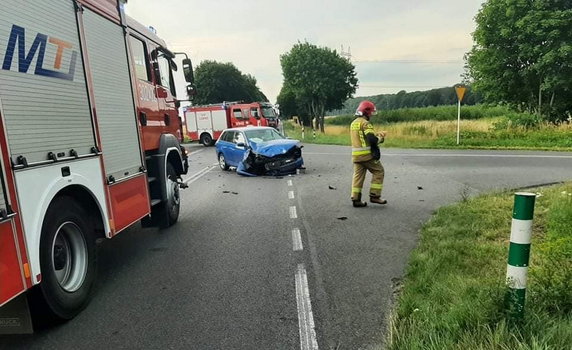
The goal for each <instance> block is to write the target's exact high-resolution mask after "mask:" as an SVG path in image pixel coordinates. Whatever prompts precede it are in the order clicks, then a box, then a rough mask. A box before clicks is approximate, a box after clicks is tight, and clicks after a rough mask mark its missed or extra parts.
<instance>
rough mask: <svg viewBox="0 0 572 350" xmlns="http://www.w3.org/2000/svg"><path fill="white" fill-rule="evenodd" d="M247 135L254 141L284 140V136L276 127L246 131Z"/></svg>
mask: <svg viewBox="0 0 572 350" xmlns="http://www.w3.org/2000/svg"><path fill="white" fill-rule="evenodd" d="M245 134H246V137H247V138H248V140H249V141H252V142H256V143H258V142H267V141H274V140H282V139H283V138H284V137H283V136H282V135H280V134H279V133H278V132H277V131H276V130H274V129H256V130H248V131H245Z"/></svg>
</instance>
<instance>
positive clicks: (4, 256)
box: [0, 220, 26, 306]
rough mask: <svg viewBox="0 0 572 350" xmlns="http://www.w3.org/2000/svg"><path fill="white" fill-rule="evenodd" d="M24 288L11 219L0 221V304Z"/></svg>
mask: <svg viewBox="0 0 572 350" xmlns="http://www.w3.org/2000/svg"><path fill="white" fill-rule="evenodd" d="M25 289H26V287H25V285H24V278H23V271H22V265H21V263H20V258H19V256H18V250H17V248H16V239H15V233H14V228H13V225H12V220H8V221H4V222H2V223H0V306H1V305H3V304H4V303H6V302H7V301H8V300H10V299H12V298H13V297H15V296H16V295H18V294H20V293H21V292H23V291H24V290H25Z"/></svg>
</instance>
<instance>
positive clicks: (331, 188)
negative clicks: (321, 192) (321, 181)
mask: <svg viewBox="0 0 572 350" xmlns="http://www.w3.org/2000/svg"><path fill="white" fill-rule="evenodd" d="M328 188H329V189H330V190H337V188H335V187H334V186H328Z"/></svg>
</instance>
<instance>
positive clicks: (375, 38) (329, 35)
mask: <svg viewBox="0 0 572 350" xmlns="http://www.w3.org/2000/svg"><path fill="white" fill-rule="evenodd" d="M482 2H483V1H482V0H463V1H459V0H424V1H422V0H410V1H408V2H398V1H394V0H360V1H359V2H357V1H355V2H347V1H342V0H329V1H318V0H290V1H274V2H273V3H272V5H269V3H268V2H267V1H262V0H242V1H231V0H219V1H210V2H207V1H198V0H192V1H188V0H169V1H156V0H137V1H133V2H129V3H128V5H127V11H128V13H129V14H130V15H132V16H133V17H134V18H136V19H137V20H138V21H140V22H142V23H144V24H146V25H152V26H153V27H155V28H156V29H157V31H158V34H159V36H161V37H162V38H163V39H164V40H165V41H166V42H167V43H168V44H169V45H170V46H172V47H173V48H174V49H176V50H177V51H186V52H189V53H190V54H191V57H192V58H193V61H194V62H195V65H196V64H198V63H199V62H200V61H202V60H205V59H212V60H217V61H221V62H233V63H234V64H235V65H236V66H237V67H238V68H239V69H240V70H241V71H243V72H244V73H248V74H252V75H254V76H255V77H256V78H257V80H258V83H259V86H260V87H261V89H262V90H263V92H264V93H265V94H266V95H267V96H268V97H269V98H270V99H271V100H275V98H276V96H277V95H278V93H279V91H280V88H281V85H282V74H281V68H280V61H279V58H280V55H281V54H283V53H285V52H287V51H288V50H289V49H290V48H291V47H292V45H293V44H295V43H296V42H297V41H298V40H301V41H304V40H307V41H310V42H312V43H314V44H317V45H320V46H328V47H331V48H335V49H339V48H340V46H341V45H344V46H345V47H346V48H347V47H351V52H352V56H353V62H354V63H355V64H356V70H357V72H358V77H359V79H360V84H361V85H362V87H360V89H359V90H358V95H359V94H368V95H371V94H375V93H388V92H397V91H399V90H401V88H399V86H413V85H418V86H419V89H422V88H423V87H424V86H431V87H432V86H435V87H438V86H444V85H452V84H454V83H456V82H458V81H459V75H460V73H462V69H463V62H462V57H463V54H464V53H465V52H466V51H468V50H469V49H470V47H471V42H472V41H471V36H470V33H471V32H472V31H473V30H474V23H473V20H472V19H473V17H474V16H475V15H476V13H477V10H478V8H479V7H480V5H481V4H482ZM388 60H392V61H394V62H391V63H389V62H388ZM404 60H406V61H415V62H416V63H412V62H399V61H404ZM380 61H381V62H380ZM419 62H421V63H419ZM443 62H445V63H443Z"/></svg>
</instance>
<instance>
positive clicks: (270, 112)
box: [262, 107, 276, 119]
mask: <svg viewBox="0 0 572 350" xmlns="http://www.w3.org/2000/svg"><path fill="white" fill-rule="evenodd" d="M262 115H263V116H264V118H266V119H273V118H276V112H274V108H272V107H262Z"/></svg>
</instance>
